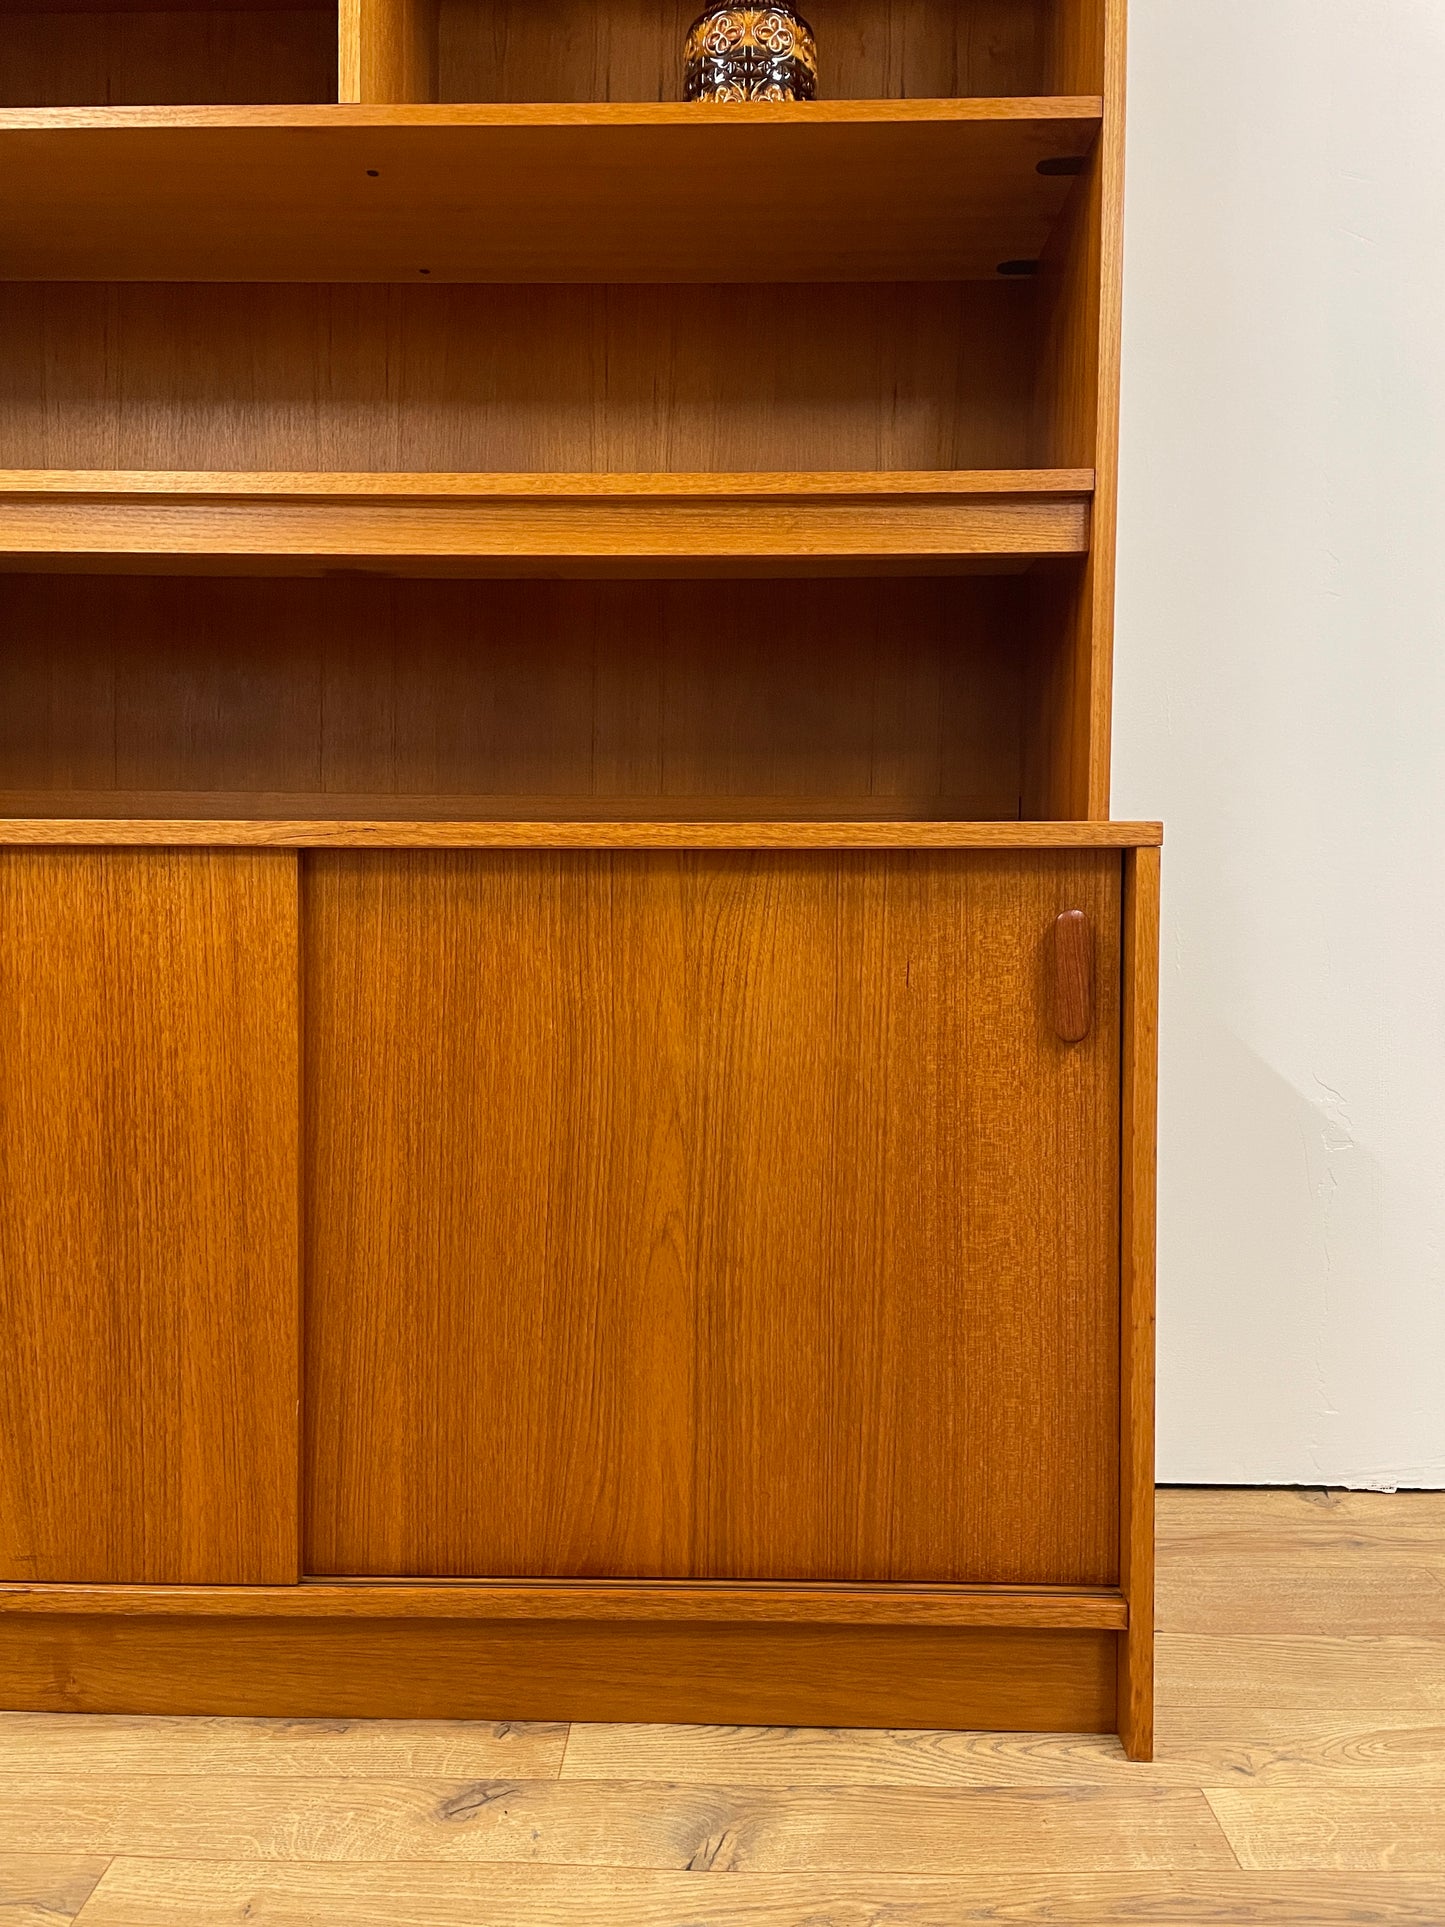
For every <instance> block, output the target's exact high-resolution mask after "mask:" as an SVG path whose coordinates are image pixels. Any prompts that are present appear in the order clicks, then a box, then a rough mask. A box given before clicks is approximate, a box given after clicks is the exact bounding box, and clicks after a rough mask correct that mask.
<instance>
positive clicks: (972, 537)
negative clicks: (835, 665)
mask: <svg viewBox="0 0 1445 1927" xmlns="http://www.w3.org/2000/svg"><path fill="white" fill-rule="evenodd" d="M1093 481H1094V478H1093V472H1092V470H1089V469H1060V470H1052V469H1051V470H1020V471H1007V470H1006V471H995V472H971V473H937V474H935V473H921V474H822V475H768V474H758V475H667V474H652V475H401V474H398V475H386V474H365V475H319V474H289V475H279V474H238V475H236V474H233V475H220V474H185V473H176V474H151V473H84V472H69V471H67V472H54V473H52V472H30V473H26V472H10V473H0V567H4V566H9V567H11V568H17V567H18V568H26V569H33V568H35V567H37V566H41V567H55V568H63V569H65V570H67V571H71V570H77V569H79V570H103V571H107V572H109V571H113V570H125V569H134V568H140V569H151V570H155V569H164V570H166V571H168V572H172V571H174V572H201V573H221V574H236V573H238V572H250V571H253V570H260V571H262V572H264V573H267V574H293V573H300V574H308V573H318V572H323V571H328V570H335V569H338V568H344V569H347V570H352V569H366V570H379V571H383V572H391V573H405V574H427V575H431V574H447V575H466V576H472V575H498V574H504V575H516V574H524V575H535V574H566V573H585V574H589V575H595V574H618V573H621V574H631V575H637V574H659V573H675V572H687V573H697V572H698V571H699V569H701V570H703V571H705V572H708V573H724V574H741V573H757V572H772V573H777V572H779V571H780V570H782V569H784V568H788V567H789V565H802V566H804V567H811V568H814V569H816V568H819V567H825V568H826V567H834V566H836V567H839V568H845V569H846V568H849V567H853V568H863V569H872V568H875V567H880V568H888V569H892V570H898V569H903V570H906V571H909V572H926V573H929V574H934V573H939V572H941V571H948V570H950V569H952V568H954V567H959V568H969V567H975V566H989V565H990V564H992V563H1003V564H1007V563H1008V562H1009V561H1010V560H1011V559H1015V560H1019V561H1027V559H1028V558H1030V557H1035V556H1048V555H1077V554H1081V553H1083V552H1084V551H1085V550H1087V548H1088V545H1089V498H1090V495H1091V493H1092V489H1093ZM790 572H791V570H790Z"/></svg>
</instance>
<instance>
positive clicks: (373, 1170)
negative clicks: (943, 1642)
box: [303, 852, 1118, 1584]
mask: <svg viewBox="0 0 1445 1927" xmlns="http://www.w3.org/2000/svg"><path fill="white" fill-rule="evenodd" d="M1070 892H1076V893H1077V894H1076V895H1075V896H1070ZM1061 899H1062V900H1064V901H1068V902H1076V901H1084V902H1087V903H1088V904H1090V906H1091V908H1092V910H1093V911H1094V914H1095V916H1096V919H1097V924H1098V928H1099V930H1100V933H1101V945H1100V957H1099V984H1100V996H1099V1012H1098V1022H1097V1025H1096V1028H1095V1031H1094V1034H1093V1036H1092V1037H1091V1039H1090V1040H1089V1042H1088V1044H1087V1046H1085V1047H1077V1046H1076V1047H1074V1048H1073V1049H1071V1050H1068V1051H1065V1049H1064V1047H1062V1046H1061V1045H1060V1044H1059V1043H1058V1041H1057V1039H1056V1038H1055V1037H1054V1036H1053V1034H1052V1026H1051V1024H1050V1022H1049V1019H1048V1015H1047V1011H1046V1009H1045V1002H1046V999H1045V995H1044V985H1043V977H1044V971H1045V940H1046V938H1047V935H1048V931H1049V926H1050V923H1051V920H1052V917H1053V915H1054V914H1056V912H1057V909H1058V908H1059V904H1060V900H1061ZM1117 929H1118V860H1117V858H1111V857H1109V856H1107V855H1105V854H1100V853H1090V852H1078V853H1076V854H1062V853H1059V854H1052V855H1044V854H1031V855H1027V856H1014V857H1010V856H1008V855H1005V854H1003V853H998V854H993V855H977V856H968V855H959V856H934V855H925V854H921V853H920V854H909V855H895V856H882V857H868V856H851V857H834V858H831V859H827V858H823V857H820V856H818V855H798V856H788V855H766V854H761V853H760V854H758V855H755V856H753V857H751V858H750V859H748V860H747V861H745V862H741V863H740V862H739V861H738V860H737V859H736V858H728V859H721V858H714V857H709V856H705V855H693V854H680V855H675V856H672V857H654V856H628V855H621V854H619V855H613V856H605V857H604V856H599V855H596V854H586V855H567V854H557V855H554V856H541V855H535V854H526V855H517V856H504V855H498V856H491V857H481V856H477V855H470V854H458V855H451V856H448V855H444V854H430V853H415V854H397V855H394V856H386V857H382V856H378V855H374V854H370V853H359V854H355V855H351V854H340V853H337V854H327V855H318V856H317V857H316V858H314V859H313V860H312V861H311V862H310V863H309V864H308V868H307V872H306V889H305V894H304V935H303V949H304V953H305V956H306V965H307V977H306V987H305V1000H306V1008H307V1012H308V1020H307V1023H308V1028H307V1101H306V1108H307V1114H308V1130H309V1139H308V1153H307V1157H308V1169H309V1170H310V1171H311V1172H312V1173H313V1181H312V1185H311V1187H310V1199H309V1221H308V1232H307V1247H306V1249H307V1259H306V1271H307V1278H308V1293H307V1306H308V1309H307V1321H306V1322H307V1333H308V1338H307V1359H306V1376H307V1383H308V1385H309V1386H310V1387H311V1389H312V1404H311V1409H312V1411H313V1413H314V1414H318V1415H319V1414H324V1420H322V1419H320V1418H318V1419H317V1420H316V1421H315V1422H314V1423H313V1427H312V1429H311V1431H310V1434H309V1438H308V1447H307V1466H308V1471H307V1493H308V1500H307V1513H308V1519H309V1526H308V1547H307V1563H308V1569H309V1570H311V1571H312V1572H315V1573H318V1574H319V1573H327V1572H332V1573H347V1574H364V1573H373V1574H378V1575H394V1574H417V1575H425V1574H435V1575H458V1576H467V1575H476V1574H486V1575H503V1574H516V1575H519V1576H541V1575H546V1574H558V1575H563V1574H566V1575H569V1576H574V1577H578V1576H589V1575H591V1576H611V1577H624V1576H629V1575H639V1576H664V1575H670V1574H671V1575H679V1576H683V1575H693V1576H699V1577H701V1576H718V1577H722V1576H730V1577H738V1578H741V1577H756V1578H768V1579H778V1578H791V1579H806V1580H822V1579H854V1580H877V1581H882V1580H893V1579H902V1578H908V1579H913V1580H923V1579H929V1580H976V1579H979V1578H981V1577H984V1576H986V1577H987V1578H988V1579H989V1580H991V1581H995V1582H1011V1583H1028V1582H1053V1583H1060V1584H1107V1583H1110V1582H1111V1580H1112V1578H1113V1575H1114V1562H1115V1560H1116V1558H1117V1548H1116V1541H1115V1537H1114V1528H1115V1499H1114V1485H1113V1481H1114V1478H1115V1464H1116V1461H1115V1456H1114V1448H1113V1432H1114V1422H1115V1421H1114V1414H1115V1400H1116V1398H1117V1378H1116V1370H1117V1327H1116V1324H1115V1316H1116V1283H1115V1271H1114V1266H1115V1262H1116V1257H1115V1254H1116V1251H1117V1242H1116V1241H1117V1225H1116V1220H1115V1215H1114V1212H1115V1195H1114V1187H1115V1184H1116V1182H1117V1170H1116V1167H1115V1164H1114V1159H1113V1132H1112V1129H1111V1127H1110V1119H1111V1113H1112V1107H1113V1105H1114V1104H1115V1102H1116V1101H1117V1100H1116V1095H1115V1093H1116V1088H1117V1087H1116V1077H1117V1071H1116V1069H1115V1066H1116V1064H1117V1049H1118V1028H1117V1026H1118V990H1117V984H1118V957H1117V949H1116V948H1114V947H1112V946H1111V944H1110V942H1109V939H1108V938H1107V937H1105V936H1104V934H1103V933H1105V932H1109V931H1117ZM1116 941H1117V940H1115V942H1116ZM521 1092H526V1093H529V1099H528V1101H527V1102H526V1103H525V1104H524V1103H520V1102H519V1101H518V1094H519V1093H521ZM891 1093H896V1094H897V1095H896V1096H894V1095H890V1094H891ZM904 1093H907V1096H906V1098H905V1097H904V1095H903V1094H904ZM378 1097H379V1100H380V1101H378ZM564 1119H565V1120H568V1128H567V1129H566V1130H565V1131H563V1130H561V1129H560V1128H559V1125H560V1122H561V1121H562V1120H564ZM413 1133H420V1136H419V1137H413V1135H412V1134H413ZM409 1144H424V1145H425V1147H426V1149H425V1154H424V1155H423V1156H420V1157H419V1156H418V1155H417V1154H416V1152H415V1151H414V1150H412V1149H408V1148H407V1146H408V1145H409ZM845 1173H846V1174H847V1175H846V1179H845V1177H844V1174H845ZM403 1281H404V1289H400V1288H399V1287H400V1286H401V1285H402V1282H403ZM845 1307H846V1312H845V1309H844V1308H845ZM1025 1307H1026V1308H1027V1314H1026V1315H1025ZM1043 1307H1047V1313H1045V1312H1044V1311H1043V1310H1042V1309H1041V1308H1043ZM1025 1328H1026V1329H1027V1331H1028V1334H1029V1337H1028V1347H1027V1353H1026V1354H1020V1352H1019V1350H1018V1346H1019V1344H1020V1337H1019V1334H1020V1332H1021V1331H1022V1330H1023V1329H1025ZM845 1331H846V1332H847V1333H848V1334H849V1337H848V1342H847V1343H846V1344H844V1343H841V1342H840V1339H841V1337H842V1334H843V1333H844V1332H845ZM519 1356H521V1357H525V1358H527V1359H529V1360H530V1361H532V1369H531V1370H530V1372H529V1374H528V1376H527V1377H526V1378H519V1377H518V1375H517V1373H516V1371H515V1368H514V1361H515V1359H516V1358H517V1357H519ZM1025 1409H1026V1410H1027V1412H1028V1414H1029V1416H1028V1421H1027V1424H1026V1425H1025V1423H1024V1421H1023V1418H1022V1412H1023V1410H1025ZM885 1441H886V1443H885ZM923 1492H927V1493H928V1494H929V1498H928V1502H927V1504H926V1505H919V1504H918V1503H917V1502H916V1499H915V1498H914V1497H913V1496H912V1495H915V1494H921V1493H923Z"/></svg>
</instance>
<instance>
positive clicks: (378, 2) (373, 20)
mask: <svg viewBox="0 0 1445 1927" xmlns="http://www.w3.org/2000/svg"><path fill="white" fill-rule="evenodd" d="M339 29H340V55H339V71H340V88H339V93H340V98H341V99H342V100H343V101H372V102H376V103H378V104H385V103H387V102H393V101H428V100H434V99H435V98H436V5H435V0H340V16H339Z"/></svg>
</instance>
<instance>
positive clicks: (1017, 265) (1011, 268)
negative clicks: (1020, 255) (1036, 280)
mask: <svg viewBox="0 0 1445 1927" xmlns="http://www.w3.org/2000/svg"><path fill="white" fill-rule="evenodd" d="M998 271H999V273H1000V274H1011V275H1023V274H1037V273H1038V271H1039V264H1038V262H1037V261H1000V262H999V264H998Z"/></svg>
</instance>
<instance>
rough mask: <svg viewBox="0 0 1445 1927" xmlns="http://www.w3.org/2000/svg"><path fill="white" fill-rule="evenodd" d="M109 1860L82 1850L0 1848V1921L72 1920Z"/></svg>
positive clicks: (48, 1926)
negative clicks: (15, 1850)
mask: <svg viewBox="0 0 1445 1927" xmlns="http://www.w3.org/2000/svg"><path fill="white" fill-rule="evenodd" d="M108 1864H109V1862H108V1861H107V1860H106V1859H105V1858H103V1857H96V1856H92V1855H84V1854H46V1853H9V1852H0V1921H3V1922H4V1923H5V1927H55V1923H56V1922H57V1921H63V1920H74V1919H75V1917H76V1915H77V1914H78V1913H79V1912H80V1910H81V1908H82V1907H83V1906H84V1905H85V1903H86V1901H88V1900H89V1899H90V1896H91V1895H92V1894H93V1893H94V1891H95V1886H96V1882H97V1881H98V1880H99V1879H100V1876H101V1875H102V1874H103V1873H104V1872H105V1870H106V1867H107V1865H108Z"/></svg>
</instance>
